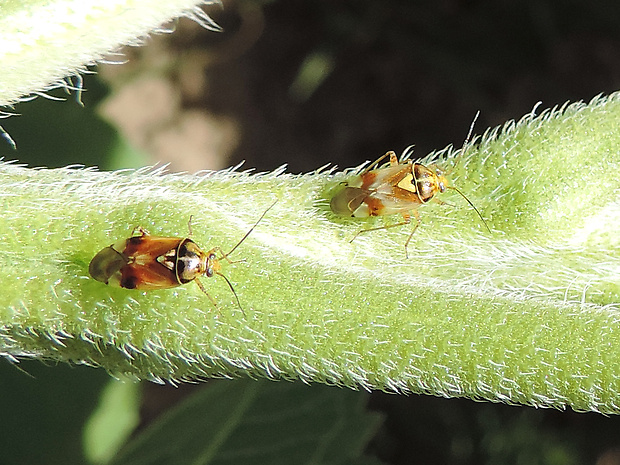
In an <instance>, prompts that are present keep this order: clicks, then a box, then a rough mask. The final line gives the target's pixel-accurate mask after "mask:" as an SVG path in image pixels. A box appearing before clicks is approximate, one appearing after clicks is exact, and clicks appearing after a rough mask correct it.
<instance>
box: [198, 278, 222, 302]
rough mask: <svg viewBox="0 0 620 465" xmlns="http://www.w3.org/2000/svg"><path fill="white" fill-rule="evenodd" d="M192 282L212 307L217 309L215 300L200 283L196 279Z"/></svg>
mask: <svg viewBox="0 0 620 465" xmlns="http://www.w3.org/2000/svg"><path fill="white" fill-rule="evenodd" d="M194 282H195V283H196V284H197V285H198V287H199V288H200V290H201V291H202V292H204V294H205V295H206V296H207V297H208V298H209V300H210V301H211V303H212V304H213V306H214V307H215V308H217V302H216V301H215V299H214V298H213V297H212V296H211V295H210V294H209V293H208V292H207V290H206V289H205V287H204V286H203V285H202V283H201V282H200V280H199V279H198V278H195V279H194Z"/></svg>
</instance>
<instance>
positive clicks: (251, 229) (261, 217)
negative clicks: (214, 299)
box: [218, 200, 278, 292]
mask: <svg viewBox="0 0 620 465" xmlns="http://www.w3.org/2000/svg"><path fill="white" fill-rule="evenodd" d="M276 203H278V201H277V200H276V201H275V202H273V203H272V204H271V205H270V206H269V208H268V209H267V210H265V211H264V212H263V214H262V215H261V216H260V218H259V219H258V220H257V221H256V223H254V226H252V227H251V228H250V230H249V231H248V232H246V233H245V236H243V237H242V238H241V240H240V241H239V242H237V245H235V246H234V247H233V248H232V249H231V250H230V252H228V253H225V254H224V255H222V256H221V257H220V258H219V259H218V260H222V259H223V258H225V259H226V260H228V262H229V263H230V260H229V258H228V256H229V255H230V254H231V253H233V252H234V251H235V250H237V247H239V246H240V245H241V243H242V242H243V241H245V240H246V239H247V238H248V236H249V235H250V233H251V232H252V231H254V228H255V227H256V226H258V223H260V222H261V221H262V219H263V218H264V217H265V215H266V214H267V212H268V211H269V210H271V209H272V208H273V206H274V205H275V204H276ZM226 281H228V280H226ZM228 284H230V283H228ZM233 292H234V291H233Z"/></svg>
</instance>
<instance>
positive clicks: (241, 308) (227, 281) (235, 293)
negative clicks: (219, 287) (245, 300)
mask: <svg viewBox="0 0 620 465" xmlns="http://www.w3.org/2000/svg"><path fill="white" fill-rule="evenodd" d="M216 274H217V275H218V276H221V277H222V278H224V281H226V284H228V287H229V288H230V290H231V291H232V293H233V295H234V296H235V300H236V301H237V306H238V307H239V310H241V313H243V316H245V310H243V307H242V306H241V301H240V300H239V296H238V295H237V292H236V291H235V288H234V287H233V285H232V283H231V282H230V280H229V279H228V278H227V277H226V276H224V275H223V274H222V273H216Z"/></svg>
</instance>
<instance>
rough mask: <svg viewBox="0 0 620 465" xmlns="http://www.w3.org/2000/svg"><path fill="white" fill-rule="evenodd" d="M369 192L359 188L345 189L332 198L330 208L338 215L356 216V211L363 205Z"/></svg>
mask: <svg viewBox="0 0 620 465" xmlns="http://www.w3.org/2000/svg"><path fill="white" fill-rule="evenodd" d="M368 194H369V192H368V191H365V190H364V189H361V188H359V187H345V188H344V189H343V190H341V191H340V192H338V193H337V194H336V195H335V196H334V197H332V200H331V202H330V203H329V206H330V208H331V209H332V211H333V212H334V213H336V214H337V215H342V216H355V211H356V210H357V209H358V208H359V207H360V205H362V203H363V202H364V200H365V199H366V197H367V196H368Z"/></svg>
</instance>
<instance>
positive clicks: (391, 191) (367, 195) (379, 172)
mask: <svg viewBox="0 0 620 465" xmlns="http://www.w3.org/2000/svg"><path fill="white" fill-rule="evenodd" d="M477 117H478V115H476V118H475V119H474V122H473V123H472V125H471V127H470V130H469V134H468V136H467V139H466V141H465V144H464V147H465V146H467V142H468V141H469V137H470V136H471V131H472V130H473V126H474V123H475V122H476V119H477ZM386 157H389V159H390V161H389V164H388V165H387V166H384V167H378V166H379V163H380V162H381V161H382V160H383V159H384V158H386ZM459 158H460V155H459ZM457 163H458V161H457ZM446 189H452V190H454V191H456V192H458V193H459V194H460V195H461V196H462V197H463V198H464V199H465V200H466V201H467V203H469V205H471V207H472V208H473V209H474V211H475V212H476V213H477V214H478V216H479V217H480V219H481V220H482V222H483V223H484V225H485V227H486V228H487V229H489V228H488V226H487V224H486V222H485V221H484V218H483V217H482V215H481V214H480V212H479V211H478V209H477V208H476V207H475V206H474V204H473V203H471V201H470V200H469V199H468V198H467V197H466V196H465V194H463V193H462V192H461V191H460V190H459V189H458V188H456V187H454V186H450V185H449V184H448V179H447V178H446V173H445V172H444V171H443V170H442V169H441V168H439V167H438V166H437V165H435V164H431V165H427V166H425V165H423V164H422V163H416V162H413V161H411V160H404V161H401V162H399V161H398V158H397V157H396V154H395V153H394V152H392V151H390V152H387V153H386V154H385V155H383V156H381V157H380V158H379V159H378V160H377V161H375V162H374V163H371V164H370V165H369V166H368V167H367V168H366V169H365V170H364V171H362V172H361V173H360V174H359V175H357V176H356V177H355V178H354V179H352V180H351V181H348V182H346V183H345V188H344V189H342V190H340V191H338V192H337V193H336V194H335V195H334V196H333V197H332V199H331V202H330V207H331V210H332V211H333V212H334V213H335V214H337V215H341V216H352V217H358V218H359V217H368V216H384V215H393V214H396V213H400V214H401V215H402V216H403V221H402V222H400V223H395V224H390V225H386V226H380V227H377V228H370V229H363V230H361V231H359V232H358V233H357V234H356V235H355V236H354V237H353V239H351V241H353V240H354V239H355V238H356V237H357V236H359V235H360V234H362V233H365V232H369V231H377V230H380V229H388V228H393V227H396V226H402V225H405V224H409V223H411V215H412V214H413V216H414V217H415V219H416V225H415V226H414V228H413V231H411V234H410V235H409V237H408V238H407V241H406V242H405V255H406V256H407V258H408V256H409V254H408V252H407V246H408V245H409V242H410V241H411V238H412V237H413V234H414V233H415V231H416V229H418V226H419V225H420V214H419V212H418V207H419V206H420V205H423V204H425V203H427V202H429V201H431V200H435V201H436V202H439V203H443V202H441V201H440V200H438V199H436V198H435V197H436V195H437V194H439V193H443V192H445V191H446Z"/></svg>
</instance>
